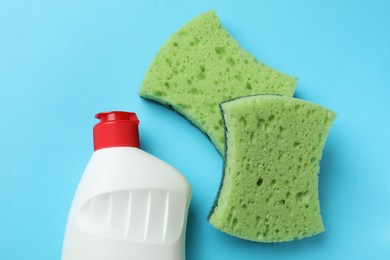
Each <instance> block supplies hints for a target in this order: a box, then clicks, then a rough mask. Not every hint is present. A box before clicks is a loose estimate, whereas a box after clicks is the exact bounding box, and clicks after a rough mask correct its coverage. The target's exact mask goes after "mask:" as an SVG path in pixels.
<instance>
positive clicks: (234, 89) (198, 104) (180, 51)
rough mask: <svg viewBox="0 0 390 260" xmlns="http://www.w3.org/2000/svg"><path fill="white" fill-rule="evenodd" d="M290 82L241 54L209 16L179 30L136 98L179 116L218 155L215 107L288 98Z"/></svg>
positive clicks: (211, 14) (220, 140)
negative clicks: (243, 99)
mask: <svg viewBox="0 0 390 260" xmlns="http://www.w3.org/2000/svg"><path fill="white" fill-rule="evenodd" d="M296 83H297V80H296V79H295V78H293V77H290V76H287V75H285V74H282V73H280V72H278V71H276V70H274V69H272V68H270V67H268V66H266V65H265V64H263V63H261V62H259V61H258V60H256V59H255V58H254V57H253V56H251V55H250V54H249V53H248V52H247V51H245V50H243V49H241V48H240V46H239V45H238V43H237V42H236V41H235V40H234V39H233V38H232V37H231V36H230V35H229V33H228V32H227V31H226V30H225V29H224V28H223V27H222V26H221V23H220V21H219V19H218V17H217V15H216V13H215V12H214V11H210V12H207V13H205V14H203V15H200V16H199V17H197V18H195V19H194V20H192V21H190V22H189V23H187V24H186V25H184V26H183V27H182V28H181V29H179V30H178V31H177V32H176V33H175V34H173V35H172V36H171V38H170V39H169V40H168V41H167V42H166V43H165V44H164V45H163V46H162V47H161V49H160V51H159V52H158V53H157V55H156V56H155V58H154V60H153V62H152V63H151V65H150V67H149V69H148V71H147V73H146V75H145V78H144V81H143V83H142V86H141V89H140V91H139V95H140V96H141V97H144V98H147V99H151V100H153V101H156V102H159V103H161V104H163V105H166V106H168V107H171V108H173V109H174V110H176V111H177V112H178V113H180V114H182V115H183V116H184V117H186V118H187V119H188V120H189V121H190V122H192V123H193V124H194V125H195V126H197V127H198V128H199V129H200V130H201V131H202V132H204V133H205V134H206V135H207V136H208V137H209V138H210V139H211V141H212V142H213V143H214V145H215V147H216V149H217V150H218V151H219V152H220V153H221V154H223V152H224V133H223V123H222V118H221V114H220V111H219V107H218V105H219V103H220V102H222V101H225V100H229V99H232V98H234V97H239V96H246V95H252V94H279V95H286V96H292V95H293V94H294V91H295V87H296Z"/></svg>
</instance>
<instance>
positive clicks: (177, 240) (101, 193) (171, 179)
mask: <svg viewBox="0 0 390 260" xmlns="http://www.w3.org/2000/svg"><path fill="white" fill-rule="evenodd" d="M96 118H97V119H99V120H100V122H99V123H97V124H96V125H95V127H94V129H93V135H94V152H93V154H92V157H91V158H90V161H89V163H88V165H87V167H86V169H85V172H84V174H83V175H82V178H81V180H80V183H79V186H78V188H77V192H76V194H75V197H74V200H73V203H72V207H71V210H70V213H69V216H68V222H67V226H66V231H65V236H64V242H63V249H62V260H184V259H185V236H186V224H187V214H188V208H189V204H190V200H191V187H190V185H189V183H188V181H187V180H186V178H185V177H184V176H183V175H182V174H181V173H180V172H178V171H177V170H176V169H175V168H173V167H172V166H170V165H169V164H167V163H165V162H164V161H162V160H160V159H158V158H156V157H155V156H152V155H150V154H148V153H146V152H145V151H143V150H141V149H140V142H139V135H138V124H139V121H138V119H137V116H136V114H135V113H130V112H122V111H112V112H103V113H99V114H97V115H96Z"/></svg>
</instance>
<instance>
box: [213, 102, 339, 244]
mask: <svg viewBox="0 0 390 260" xmlns="http://www.w3.org/2000/svg"><path fill="white" fill-rule="evenodd" d="M221 110H222V113H223V118H224V123H225V129H226V130H225V131H226V153H225V166H224V172H223V176H224V177H223V180H222V182H221V187H220V190H219V194H218V196H217V199H216V201H215V204H214V207H213V208H212V210H211V212H210V214H209V222H210V223H211V224H212V225H213V226H214V227H216V228H217V229H220V230H221V231H224V232H226V233H228V234H231V235H233V236H237V237H240V238H244V239H248V240H253V241H259V242H281V241H289V240H293V239H296V238H297V239H301V238H303V237H308V236H312V235H314V234H317V233H320V232H322V231H323V230H324V227H323V224H322V219H321V214H320V206H319V200H318V172H319V161H320V159H321V156H322V150H323V147H324V144H325V140H326V138H327V135H328V132H329V130H330V127H331V125H332V122H333V120H334V118H335V113H334V112H332V111H330V110H328V109H326V108H323V107H320V106H318V105H315V104H313V103H309V102H307V101H303V100H299V99H296V98H291V97H281V96H275V95H258V96H250V97H242V98H238V99H234V100H232V101H227V102H224V103H222V104H221Z"/></svg>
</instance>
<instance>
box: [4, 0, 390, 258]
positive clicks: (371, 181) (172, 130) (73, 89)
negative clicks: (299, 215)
mask: <svg viewBox="0 0 390 260" xmlns="http://www.w3.org/2000/svg"><path fill="white" fill-rule="evenodd" d="M210 9H215V10H216V11H217V13H218V15H219V17H220V18H221V20H222V23H223V25H224V26H225V27H226V28H227V29H228V30H229V31H230V32H231V34H232V35H233V36H234V37H235V38H236V39H237V40H238V42H239V43H240V44H241V45H242V47H244V48H245V49H247V50H249V51H250V52H251V53H252V54H253V55H254V56H255V57H257V58H258V59H260V60H262V61H263V62H265V63H267V64H268V65H270V66H272V67H274V68H276V69H278V70H280V71H283V72H285V73H288V74H290V75H295V76H297V77H299V83H298V88H297V94H296V96H297V97H300V98H303V99H306V100H309V101H312V102H315V103H317V104H320V105H323V106H325V107H327V108H330V109H332V110H334V111H336V112H337V113H338V116H337V119H336V121H335V123H334V125H333V128H332V130H331V133H330V135H329V138H328V140H327V143H326V147H325V150H324V155H323V159H322V161H321V172H320V180H319V183H320V201H321V210H322V215H323V220H324V224H325V227H326V232H324V233H323V234H320V235H318V236H315V237H312V238H308V239H304V240H301V241H294V242H290V243H280V244H258V243H253V242H247V241H244V240H240V239H237V238H233V237H230V236H228V235H225V234H223V233H221V232H219V231H218V230H216V229H214V228H213V227H211V226H210V225H209V224H208V222H207V221H206V216H207V214H208V211H209V209H210V207H211V205H212V203H213V200H214V197H215V195H216V192H217V188H218V186H219V181H220V175H221V170H222V159H221V158H220V156H219V155H218V153H217V152H216V150H215V149H214V148H213V146H212V145H211V143H210V142H209V141H208V140H207V138H205V136H204V135H203V134H201V133H200V131H199V130H197V129H196V128H195V127H193V126H192V125H191V124H189V123H188V122H187V121H186V120H185V119H184V118H182V117H181V116H179V115H177V114H175V113H174V112H172V111H170V110H168V109H165V108H164V107H162V106H159V105H157V104H153V103H150V102H148V101H145V100H142V99H141V98H140V97H139V96H138V94H137V93H138V89H139V86H140V84H141V82H142V79H143V77H144V74H145V72H146V70H147V68H148V65H149V64H150V62H151V60H152V59H153V57H154V55H155V54H156V52H157V51H158V49H159V47H160V46H161V45H162V44H163V43H164V42H165V41H166V40H167V39H168V38H169V37H170V35H171V34H172V33H173V32H175V31H176V30H177V29H178V28H179V27H181V26H182V25H183V24H184V23H185V22H187V21H189V20H191V19H192V18H193V17H195V16H197V15H198V14H201V13H203V12H205V11H208V10H210ZM389 13H390V2H389V1H336V0H332V1H267V2H266V1H223V2H222V1H220V2H218V1H179V0H177V1H174V0H170V1H125V0H122V1H120V0H114V1H84V0H68V1H48V0H41V1H34V0H24V1H20V0H2V1H1V2H0V111H1V112H0V113H1V117H0V119H1V128H0V155H1V158H0V210H1V212H0V259H2V260H3V259H4V260H20V259H37V260H45V259H47V260H54V259H60V254H61V245H62V238H63V232H64V229H65V224H66V218H67V214H68V210H69V207H70V204H71V200H72V198H73V195H74V192H75V190H76V187H77V184H78V181H79V179H80V176H81V174H82V172H83V171H84V167H85V165H86V163H87V161H88V159H89V157H90V155H91V153H92V127H93V125H94V124H95V123H96V122H97V121H96V120H95V119H94V115H95V113H97V112H100V111H107V110H129V111H136V112H137V114H138V116H139V118H140V120H141V125H140V131H141V142H142V147H143V149H144V150H146V151H148V152H150V153H152V154H154V155H156V156H158V157H160V158H162V159H164V160H166V161H167V162H169V163H170V164H172V165H173V166H175V167H176V168H177V169H179V170H180V171H181V172H183V174H184V175H186V176H187V178H188V179H189V181H190V182H191V184H192V187H193V200H192V204H191V207H190V215H189V220H188V221H189V222H188V225H189V226H188V232H187V233H188V236H187V259H188V260H196V259H202V260H207V259H225V260H226V259H247V260H250V259H390V206H389V205H390V171H389V160H390V157H389V154H390V153H389V147H390V134H389V133H390V120H389V114H390V101H389V98H390V77H389V74H390V18H389V17H390V16H389Z"/></svg>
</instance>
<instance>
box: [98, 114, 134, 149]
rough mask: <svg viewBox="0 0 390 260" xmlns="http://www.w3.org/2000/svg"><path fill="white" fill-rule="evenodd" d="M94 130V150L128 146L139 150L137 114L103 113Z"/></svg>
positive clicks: (99, 115)
mask: <svg viewBox="0 0 390 260" xmlns="http://www.w3.org/2000/svg"><path fill="white" fill-rule="evenodd" d="M95 117H96V118H97V119H100V122H99V123H97V124H96V125H95V126H94V128H93V143H94V150H95V151H97V150H99V149H103V148H109V147H118V146H122V147H123V146H127V147H129V146H130V147H137V148H139V135H138V124H139V120H138V118H137V116H136V114H135V113H131V112H123V111H111V112H102V113H99V114H97V115H96V116H95Z"/></svg>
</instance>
